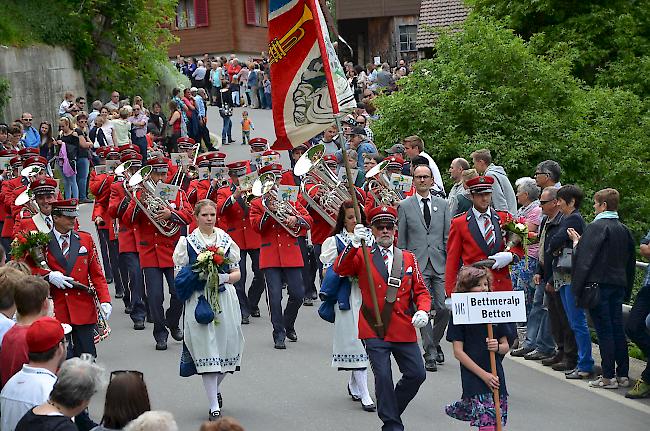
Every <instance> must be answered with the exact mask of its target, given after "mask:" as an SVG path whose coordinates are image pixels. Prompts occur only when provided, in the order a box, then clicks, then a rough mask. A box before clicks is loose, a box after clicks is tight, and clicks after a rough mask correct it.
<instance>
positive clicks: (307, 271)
mask: <svg viewBox="0 0 650 431" xmlns="http://www.w3.org/2000/svg"><path fill="white" fill-rule="evenodd" d="M298 245H299V246H300V253H301V254H302V261H303V263H304V265H303V266H302V268H301V271H302V281H303V285H304V286H305V298H312V297H313V296H315V295H316V294H317V293H318V291H317V290H316V262H315V261H316V259H315V258H314V249H313V247H311V246H310V245H308V244H307V238H305V237H304V236H299V237H298Z"/></svg>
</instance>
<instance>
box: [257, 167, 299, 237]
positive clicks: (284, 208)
mask: <svg viewBox="0 0 650 431" xmlns="http://www.w3.org/2000/svg"><path fill="white" fill-rule="evenodd" d="M276 181H277V176H276V175H275V174H274V173H273V172H267V173H265V174H262V175H260V177H259V178H258V179H256V180H255V182H254V183H253V190H252V193H253V195H255V196H256V197H261V198H262V206H263V207H264V209H265V210H266V212H268V213H269V215H270V216H271V217H273V219H275V221H277V222H278V223H279V224H280V225H281V226H282V227H283V228H284V229H285V230H286V231H287V232H289V235H291V236H293V237H296V238H297V237H299V236H300V225H299V224H298V223H296V224H295V225H294V226H289V225H288V223H287V220H288V219H289V217H291V216H294V217H302V216H301V215H300V213H299V212H298V210H297V209H296V208H295V207H294V206H293V205H291V204H290V203H289V202H287V201H284V200H282V199H280V198H279V197H278V187H277V185H276Z"/></svg>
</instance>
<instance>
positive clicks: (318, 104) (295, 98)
mask: <svg viewBox="0 0 650 431" xmlns="http://www.w3.org/2000/svg"><path fill="white" fill-rule="evenodd" d="M269 61H270V63H271V82H272V89H271V97H272V103H273V122H274V123H275V135H276V137H277V140H276V141H275V143H274V144H273V146H272V148H273V149H275V150H290V149H292V148H293V147H295V146H297V145H300V144H302V143H304V142H305V141H308V140H309V139H311V138H313V137H314V136H316V135H318V134H319V133H320V132H322V131H323V130H325V129H327V128H328V127H329V126H330V125H331V124H332V123H333V122H334V116H335V115H336V114H339V113H345V112H352V110H353V109H354V107H356V102H355V100H354V92H353V91H352V89H351V88H350V85H349V84H348V81H347V79H346V77H345V72H344V70H343V68H342V67H341V63H340V62H339V59H338V57H337V56H336V51H335V50H334V46H333V45H332V42H331V40H330V37H329V32H328V30H327V24H326V22H325V17H324V16H323V11H322V10H321V8H320V5H319V3H318V1H317V0H271V1H270V2H269Z"/></svg>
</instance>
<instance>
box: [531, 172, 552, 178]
mask: <svg viewBox="0 0 650 431" xmlns="http://www.w3.org/2000/svg"><path fill="white" fill-rule="evenodd" d="M538 175H546V176H547V177H548V176H550V174H549V173H548V172H535V175H533V176H534V177H536V176H538Z"/></svg>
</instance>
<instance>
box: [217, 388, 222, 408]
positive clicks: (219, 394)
mask: <svg viewBox="0 0 650 431" xmlns="http://www.w3.org/2000/svg"><path fill="white" fill-rule="evenodd" d="M217 401H219V408H223V398H222V397H221V392H217Z"/></svg>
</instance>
